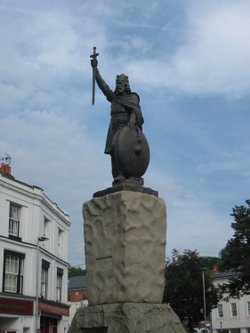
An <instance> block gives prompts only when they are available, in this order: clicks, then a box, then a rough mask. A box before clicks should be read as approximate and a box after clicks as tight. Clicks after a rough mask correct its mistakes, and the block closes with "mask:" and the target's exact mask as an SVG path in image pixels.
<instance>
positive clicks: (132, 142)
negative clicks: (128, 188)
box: [114, 126, 150, 178]
mask: <svg viewBox="0 0 250 333" xmlns="http://www.w3.org/2000/svg"><path fill="white" fill-rule="evenodd" d="M114 152H115V156H116V158H117V159H118V163H119V167H120V169H121V171H122V173H123V175H124V176H126V177H128V178H129V177H138V178H139V177H142V176H143V175H144V173H145V172H146V170H147V167H148V164H149V158H150V152H149V145H148V141H147V139H146V137H145V135H144V134H143V133H142V131H141V130H140V129H139V128H138V127H134V126H126V127H122V128H121V129H120V130H119V131H118V133H117V136H116V139H115V145H114Z"/></svg>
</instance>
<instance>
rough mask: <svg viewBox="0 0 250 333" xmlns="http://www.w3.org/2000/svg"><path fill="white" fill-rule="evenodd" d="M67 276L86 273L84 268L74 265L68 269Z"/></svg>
mask: <svg viewBox="0 0 250 333" xmlns="http://www.w3.org/2000/svg"><path fill="white" fill-rule="evenodd" d="M68 273H69V278H70V277H72V276H79V275H85V274H86V270H85V269H82V268H80V267H75V266H70V267H69V270H68Z"/></svg>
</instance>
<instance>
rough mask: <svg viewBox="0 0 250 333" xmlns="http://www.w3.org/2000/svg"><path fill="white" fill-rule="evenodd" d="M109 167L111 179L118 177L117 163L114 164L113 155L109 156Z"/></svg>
mask: <svg viewBox="0 0 250 333" xmlns="http://www.w3.org/2000/svg"><path fill="white" fill-rule="evenodd" d="M111 166H112V176H113V178H116V177H118V176H119V168H118V163H117V162H116V158H115V156H114V153H113V154H111Z"/></svg>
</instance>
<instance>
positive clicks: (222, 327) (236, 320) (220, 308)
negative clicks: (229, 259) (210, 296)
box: [211, 272, 250, 333]
mask: <svg viewBox="0 0 250 333" xmlns="http://www.w3.org/2000/svg"><path fill="white" fill-rule="evenodd" d="M234 275H235V273H233V272H225V273H217V274H215V275H214V276H213V280H214V284H215V285H221V284H224V283H227V282H228V279H229V278H230V277H233V276H234ZM224 296H225V297H226V296H227V295H224ZM211 319H212V333H250V295H244V296H243V297H241V298H239V299H238V298H228V299H227V300H222V301H220V302H219V303H218V305H217V308H215V309H213V310H212V313H211Z"/></svg>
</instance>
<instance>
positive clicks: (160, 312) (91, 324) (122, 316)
mask: <svg viewBox="0 0 250 333" xmlns="http://www.w3.org/2000/svg"><path fill="white" fill-rule="evenodd" d="M69 333H186V331H185V330H184V328H183V326H182V324H181V322H180V319H179V318H178V316H177V315H176V314H175V312H174V311H173V310H172V309H171V307H170V306H169V305H167V304H147V303H116V304H103V305H92V306H87V307H85V308H80V309H79V310H78V311H77V312H76V314H75V316H74V319H73V321H72V324H71V327H70V329H69Z"/></svg>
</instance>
